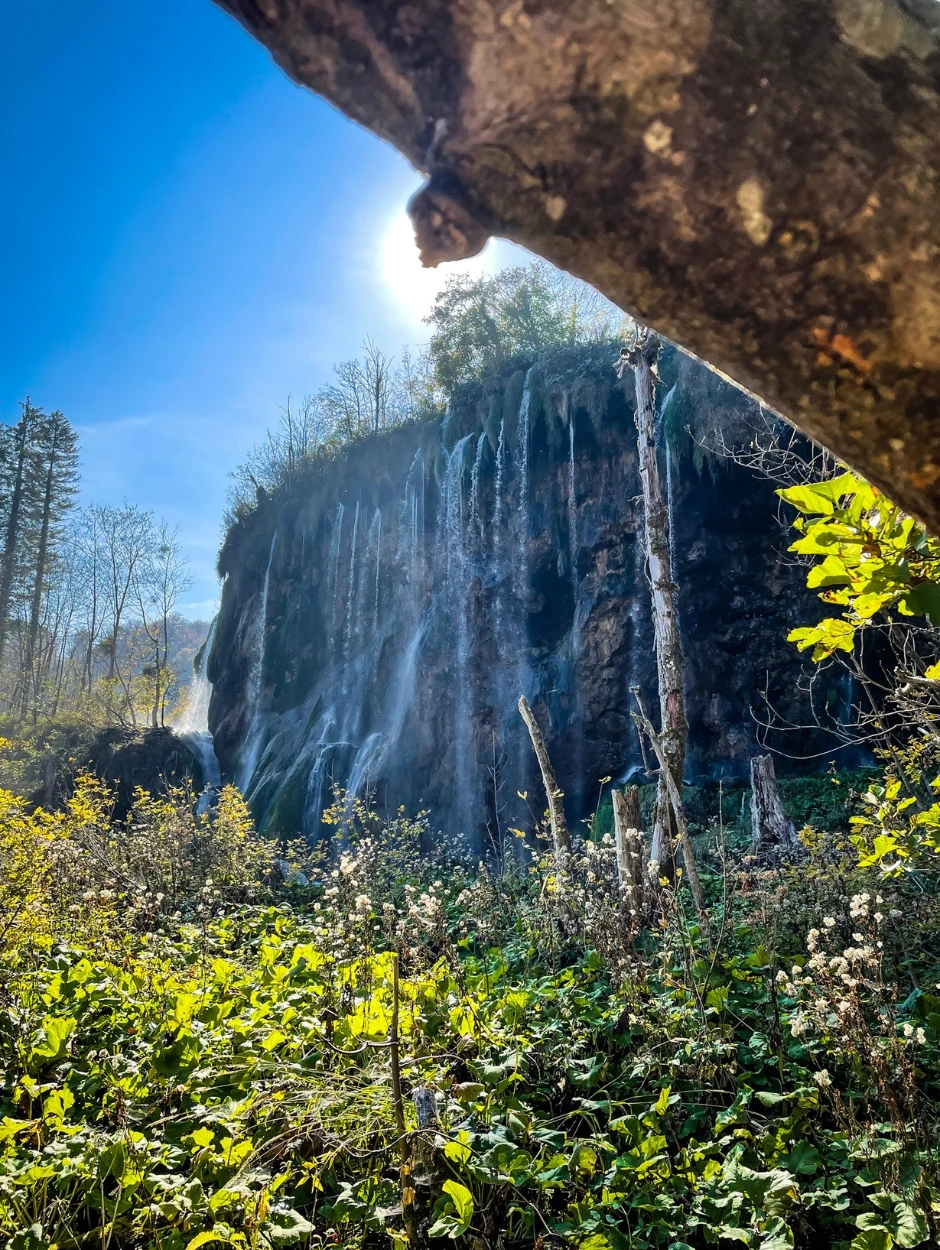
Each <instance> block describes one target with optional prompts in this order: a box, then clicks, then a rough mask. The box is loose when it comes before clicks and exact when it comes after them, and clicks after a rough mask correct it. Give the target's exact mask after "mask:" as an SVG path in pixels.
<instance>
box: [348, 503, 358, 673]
mask: <svg viewBox="0 0 940 1250" xmlns="http://www.w3.org/2000/svg"><path fill="white" fill-rule="evenodd" d="M358 541H359V500H358V499H357V500H356V512H355V515H354V517H353V527H352V538H351V539H350V542H349V577H348V580H347V589H346V633H345V652H346V655H347V656H348V655H349V645H350V642H351V641H352V637H353V633H354V631H355V628H356V622H355V617H354V609H355V606H356V545H357V543H358Z"/></svg>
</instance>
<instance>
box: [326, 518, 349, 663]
mask: <svg viewBox="0 0 940 1250" xmlns="http://www.w3.org/2000/svg"><path fill="white" fill-rule="evenodd" d="M345 511H346V509H345V508H344V507H343V505H342V504H341V503H338V504H337V505H336V517H335V519H334V521H333V533H332V534H331V535H330V557H329V566H328V571H327V583H326V597H327V601H328V603H329V605H330V628H329V633H330V640H331V642H334V643H335V641H336V618H337V610H336V607H337V598H338V590H339V549H340V544H341V542H342V540H343V514H344V513H345Z"/></svg>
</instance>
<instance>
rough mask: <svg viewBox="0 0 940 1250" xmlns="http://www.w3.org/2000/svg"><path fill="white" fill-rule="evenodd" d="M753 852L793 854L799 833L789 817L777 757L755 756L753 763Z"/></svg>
mask: <svg viewBox="0 0 940 1250" xmlns="http://www.w3.org/2000/svg"><path fill="white" fill-rule="evenodd" d="M751 830H752V832H751V851H752V853H753V854H755V855H756V854H760V853H761V852H765V851H769V850H777V849H783V850H792V848H793V847H794V846H795V845H796V830H795V828H794V827H793V821H792V820H791V819H790V817H789V816H788V815H787V814H786V811H785V810H784V807H783V799H782V798H781V796H780V787H779V786H778V785H777V774H776V772H775V771H774V761H773V757H772V756H770V755H755V756H754V757H753V758H752V760H751Z"/></svg>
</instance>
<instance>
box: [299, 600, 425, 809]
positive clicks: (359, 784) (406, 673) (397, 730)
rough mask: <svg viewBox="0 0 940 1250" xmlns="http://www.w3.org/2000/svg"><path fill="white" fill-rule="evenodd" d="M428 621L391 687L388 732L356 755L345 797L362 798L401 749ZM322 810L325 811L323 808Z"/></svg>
mask: <svg viewBox="0 0 940 1250" xmlns="http://www.w3.org/2000/svg"><path fill="white" fill-rule="evenodd" d="M428 619H429V618H428V616H427V615H425V616H424V617H422V619H421V622H420V624H419V625H418V627H417V629H415V631H414V633H413V634H412V635H411V639H410V640H409V643H408V646H407V647H406V648H405V650H404V651H403V652H402V655H401V659H400V660H399V663H398V668H397V671H396V674H395V681H394V683H393V685H392V692H391V699H390V703H389V705H388V707H387V708H386V716H385V729H384V730H383V731H381V732H379V731H376V732H373V733H370V734H369V735H368V737H367V738H366V740H365V742H364V743H363V744H362V746H361V747H359V749H358V751H357V752H356V756H355V759H354V760H353V764H352V769H351V771H350V774H349V780H348V781H347V783H346V793H347V797H348V798H350V799H353V798H356V797H358V796H359V795H360V793H361V792H362V789H363V787H364V786H366V785H367V784H368V782H369V779H370V776H371V775H372V774H373V773H374V772H375V770H376V769H377V768H378V767H379V766H380V765H382V764H384V762H385V761H386V760H387V759H388V758H389V757H390V755H391V753H392V751H394V750H395V748H396V747H397V745H398V742H399V739H400V738H401V734H402V730H403V729H404V727H405V718H406V717H407V715H408V712H409V711H410V710H411V706H412V703H413V702H414V692H415V674H416V672H417V666H418V651H419V649H420V647H421V643H422V641H423V639H424V635H425V633H426V631H427V627H428ZM318 762H319V761H318ZM320 810H321V811H322V806H321V808H320ZM318 819H319V815H318Z"/></svg>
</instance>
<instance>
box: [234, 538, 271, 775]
mask: <svg viewBox="0 0 940 1250" xmlns="http://www.w3.org/2000/svg"><path fill="white" fill-rule="evenodd" d="M276 546H277V530H275V531H274V534H273V535H272V536H271V550H270V551H269V552H268V563H267V567H266V568H265V570H264V583H263V585H262V588H261V603H260V605H259V608H258V617H257V624H256V627H255V628H256V643H255V654H254V659H253V663H252V666H251V675H250V677H249V680H248V717H247V720H248V732H247V734H246V736H245V747H244V750H243V752H242V759H241V760H239V769H238V786H239V789H240V790H241V791H242V792H243V793H247V792H248V787H249V785H250V783H251V779H252V777H253V775H254V771H255V768H256V767H257V765H258V755H259V753H260V751H261V740H262V737H263V734H264V724H263V718H262V715H261V685H262V681H263V679H264V648H265V642H266V640H267V632H268V595H269V594H270V590H271V565H272V564H273V563H274V549H275V547H276Z"/></svg>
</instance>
